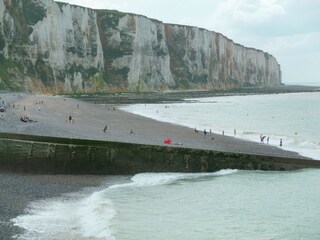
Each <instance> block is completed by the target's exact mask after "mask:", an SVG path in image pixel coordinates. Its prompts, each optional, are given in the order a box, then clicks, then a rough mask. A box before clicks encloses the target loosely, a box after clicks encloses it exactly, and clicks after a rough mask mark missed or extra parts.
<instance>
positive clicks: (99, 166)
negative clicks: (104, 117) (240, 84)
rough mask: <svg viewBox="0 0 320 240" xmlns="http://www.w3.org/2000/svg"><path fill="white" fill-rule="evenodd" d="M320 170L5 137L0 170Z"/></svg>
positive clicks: (224, 156) (315, 164) (295, 163)
mask: <svg viewBox="0 0 320 240" xmlns="http://www.w3.org/2000/svg"><path fill="white" fill-rule="evenodd" d="M228 168H229V169H247V170H295V169H301V168H320V161H316V160H308V159H296V158H283V157H276V156H261V155H251V154H243V153H231V152H217V151H211V150H201V149H190V148H182V147H174V146H155V145H143V144H133V143H123V142H108V141H96V140H88V139H70V138H58V137H45V136H34V135H22V134H12V133H0V170H1V171H14V172H25V173H40V174H102V175H107V174H108V175H110V174H136V173H141V172H214V171H218V170H220V169H228Z"/></svg>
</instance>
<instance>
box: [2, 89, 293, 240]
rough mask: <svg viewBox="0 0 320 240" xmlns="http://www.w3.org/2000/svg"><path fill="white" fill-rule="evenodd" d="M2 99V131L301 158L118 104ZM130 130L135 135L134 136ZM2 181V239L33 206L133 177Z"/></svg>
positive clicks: (13, 176) (13, 177) (5, 177)
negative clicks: (143, 114) (137, 112)
mask: <svg viewBox="0 0 320 240" xmlns="http://www.w3.org/2000/svg"><path fill="white" fill-rule="evenodd" d="M0 97H1V98H2V99H4V100H5V101H6V102H7V103H8V104H9V107H8V108H7V109H6V112H4V113H1V115H0V131H1V132H13V133H21V134H34V135H41V136H59V137H69V138H84V139H96V140H105V141H119V142H130V143H141V144H152V145H164V143H163V141H164V139H165V138H171V139H172V141H173V143H176V145H174V147H187V148H198V149H211V150H217V151H227V152H243V153H252V154H261V155H277V156H285V157H299V155H298V154H297V153H294V152H288V151H283V150H281V149H279V148H276V147H271V146H268V145H267V144H261V143H258V142H257V143H254V142H248V141H243V140H239V139H237V138H233V137H228V136H221V135H216V134H208V135H207V136H206V137H204V135H203V133H200V132H199V133H195V132H194V130H193V129H190V128H186V127H182V126H178V125H172V124H168V123H163V122H157V121H154V120H151V119H147V118H144V117H141V116H137V115H133V114H130V113H126V112H124V111H121V110H119V109H118V106H117V105H111V104H109V105H105V104H94V103H89V102H83V101H79V100H76V99H70V98H64V97H61V96H60V97H56V96H42V95H29V94H25V93H0ZM24 116H27V117H28V119H29V121H28V122H23V121H21V120H20V119H21V117H24ZM69 116H72V118H73V120H72V121H69V119H68V117H69ZM106 125H107V126H108V127H107V130H106V132H104V131H103V129H104V128H105V126H106ZM131 129H132V130H133V134H130V131H131ZM0 179H1V181H0V216H1V217H0V239H10V237H11V236H12V235H14V234H17V233H19V231H20V230H19V229H17V228H16V227H14V226H13V225H12V223H11V222H10V219H11V218H13V217H15V216H17V215H19V214H22V213H23V211H24V209H25V208H26V207H27V206H28V203H29V202H31V201H35V200H39V199H44V198H51V197H57V196H60V195H61V194H64V193H67V192H77V191H80V190H81V189H83V188H88V187H98V186H101V184H102V183H103V184H106V183H108V184H112V183H114V182H117V181H128V179H129V177H123V176H122V177H121V176H113V177H112V176H69V175H63V176H61V175H58V176H57V175H55V176H52V175H24V174H17V173H4V172H1V171H0Z"/></svg>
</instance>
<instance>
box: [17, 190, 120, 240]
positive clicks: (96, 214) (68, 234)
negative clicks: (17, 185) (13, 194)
mask: <svg viewBox="0 0 320 240" xmlns="http://www.w3.org/2000/svg"><path fill="white" fill-rule="evenodd" d="M103 195H104V193H103V191H100V192H96V193H93V194H92V195H90V196H89V197H85V196H84V195H83V194H78V195H77V194H71V195H69V196H64V197H61V198H55V199H47V200H43V201H37V202H33V203H31V204H30V206H29V208H28V210H27V213H26V214H24V215H20V216H18V217H17V218H14V219H12V220H11V221H12V222H13V224H14V225H15V226H18V227H20V228H23V229H25V230H26V231H25V232H24V234H22V235H18V236H15V238H16V239H23V240H29V239H37V240H48V239H70V240H73V239H74V240H76V239H77V240H79V239H88V238H89V239H108V240H113V239H114V238H113V236H112V232H111V231H110V223H111V220H112V219H113V218H114V216H115V214H116V212H115V209H114V208H113V205H112V203H111V201H110V200H109V199H108V198H104V197H103Z"/></svg>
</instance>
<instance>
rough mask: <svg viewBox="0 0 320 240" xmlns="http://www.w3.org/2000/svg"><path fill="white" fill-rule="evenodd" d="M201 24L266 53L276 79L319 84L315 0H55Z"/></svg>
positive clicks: (319, 9) (319, 10)
mask: <svg viewBox="0 0 320 240" xmlns="http://www.w3.org/2000/svg"><path fill="white" fill-rule="evenodd" d="M60 1H63V2H68V3H71V4H76V5H80V6H85V7H90V8H94V9H116V10H119V11H123V12H131V13H136V14H142V15H145V16H147V17H149V18H155V19H158V20H160V21H162V22H165V23H177V24H183V25H191V26H197V27H202V28H206V29H208V30H212V31H215V32H220V33H222V34H223V35H225V36H227V37H228V38H231V39H232V40H233V41H234V42H236V43H240V44H242V45H244V46H246V47H253V48H258V49H261V50H263V51H266V52H268V53H270V54H272V55H273V56H274V57H275V58H276V59H277V60H278V62H279V63H280V65H281V70H282V81H283V82H284V83H286V84H291V83H306V84H308V83H313V82H314V83H317V84H318V85H320V0H180V1H178V0H60Z"/></svg>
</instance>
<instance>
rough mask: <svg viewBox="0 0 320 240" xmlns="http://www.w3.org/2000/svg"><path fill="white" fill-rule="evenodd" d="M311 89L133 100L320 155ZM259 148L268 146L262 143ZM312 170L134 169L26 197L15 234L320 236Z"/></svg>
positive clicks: (138, 238)
mask: <svg viewBox="0 0 320 240" xmlns="http://www.w3.org/2000/svg"><path fill="white" fill-rule="evenodd" d="M319 100H320V94H319V93H307V94H305V93H299V94H278V95H258V96H243V97H242V96H234V97H216V98H207V99H192V100H191V99H190V100H188V101H187V102H185V103H181V104H156V105H153V104H152V105H151V104H150V105H149V104H147V105H133V106H128V107H127V108H126V110H127V111H131V112H135V113H138V114H141V115H144V116H148V117H152V118H156V119H158V120H162V121H168V122H173V123H179V124H182V125H185V126H189V127H192V128H194V127H197V128H198V129H199V130H200V129H205V128H206V129H207V130H209V129H212V131H214V132H217V133H219V132H222V131H223V130H224V131H225V134H227V135H231V136H232V135H234V129H236V136H235V137H241V138H247V139H250V140H252V141H260V139H259V136H260V134H263V135H266V136H269V137H270V143H269V144H273V145H278V141H279V139H280V138H283V147H284V148H288V149H292V150H295V151H297V152H300V153H301V154H304V155H306V156H311V157H314V158H317V159H319V137H318V136H319V124H318V119H319V107H318V106H317V104H318V103H319ZM261 144H266V143H261ZM319 182H320V170H318V169H311V170H299V171H292V172H262V171H243V170H236V169H225V170H221V171H218V172H215V173H200V174H198V173H197V174H185V173H141V174H137V175H135V176H132V177H131V179H130V181H128V182H124V183H120V184H117V185H112V186H107V185H106V186H105V187H102V188H101V187H100V188H99V189H96V190H94V189H93V190H90V191H82V192H79V193H72V194H68V195H63V196H61V197H58V198H53V199H52V198H51V199H43V200H41V201H36V202H32V203H30V205H29V206H28V208H27V209H26V210H25V214H23V215H20V216H18V217H16V218H14V219H12V223H13V224H14V225H16V226H19V227H21V228H22V229H23V230H24V232H23V233H22V234H21V235H17V236H15V237H16V239H25V240H29V239H38V240H42V239H43V240H45V239H46V240H47V239H49V240H50V239H70V240H73V239H80V240H81V239H82V240H84V239H91V240H95V239H105V240H163V239H168V240H169V239H184V240H194V239H197V240H207V239H208V240H209V239H221V240H223V239H228V240H231V239H248V240H251V239H252V240H256V239H284V240H295V239H310V240H313V239H319V236H320V228H319V226H320V217H319V216H320V201H319V199H320V186H319V184H318V183H319Z"/></svg>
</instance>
